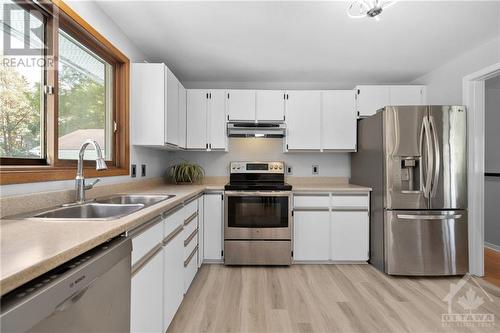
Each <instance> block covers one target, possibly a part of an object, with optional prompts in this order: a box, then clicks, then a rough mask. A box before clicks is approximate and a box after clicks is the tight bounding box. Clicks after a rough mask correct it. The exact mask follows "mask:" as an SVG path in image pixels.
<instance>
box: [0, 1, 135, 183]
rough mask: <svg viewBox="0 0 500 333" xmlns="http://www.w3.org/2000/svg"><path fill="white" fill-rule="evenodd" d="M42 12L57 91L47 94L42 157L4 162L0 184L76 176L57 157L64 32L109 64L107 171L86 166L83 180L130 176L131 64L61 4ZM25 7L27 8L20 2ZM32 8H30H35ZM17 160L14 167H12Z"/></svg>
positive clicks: (50, 78)
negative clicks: (112, 127)
mask: <svg viewBox="0 0 500 333" xmlns="http://www.w3.org/2000/svg"><path fill="white" fill-rule="evenodd" d="M37 5H38V6H39V8H40V9H42V10H44V11H46V12H47V13H48V18H47V23H46V24H47V29H46V30H47V31H51V33H47V34H46V39H47V40H46V43H47V45H48V49H49V52H48V53H49V54H52V55H55V56H54V57H53V61H52V62H49V63H50V64H51V65H52V66H51V68H46V77H45V81H46V84H47V85H49V86H53V87H54V91H55V93H54V94H52V95H45V143H46V159H26V160H25V161H22V159H10V158H2V165H0V185H7V184H21V183H33V182H44V181H55V180H67V179H72V178H74V177H75V175H76V164H77V161H76V160H62V159H59V158H58V71H57V70H56V69H57V68H58V62H57V58H58V57H57V55H58V33H57V32H58V30H59V28H62V29H63V30H64V31H65V32H66V33H68V34H69V35H71V36H72V37H73V38H75V39H76V40H77V41H78V42H80V43H82V44H83V45H84V46H85V47H87V48H88V49H90V50H91V51H92V52H95V53H96V54H97V55H98V56H100V57H102V58H103V59H104V60H105V61H107V62H108V63H110V64H111V65H112V66H113V107H112V114H113V120H114V121H115V122H116V124H117V128H116V131H115V133H114V135H113V151H112V160H111V161H109V163H107V164H108V169H107V170H104V171H96V170H95V163H94V162H93V161H85V162H84V175H85V177H110V176H120V175H128V174H129V160H130V143H129V95H130V86H129V85H130V83H129V79H130V61H129V59H128V58H127V57H126V56H125V55H124V54H123V53H122V52H121V51H120V50H118V49H117V48H116V47H115V46H113V45H112V44H111V43H110V42H109V41H108V40H107V39H106V38H105V37H104V36H102V35H101V34H100V33H99V32H97V31H96V30H95V29H94V28H93V27H92V26H90V24H88V23H87V22H86V21H85V20H83V18H81V17H80V16H79V15H78V14H77V13H76V12H75V11H73V10H72V9H71V8H70V7H69V6H68V5H67V4H66V3H64V2H63V1H61V0H52V1H51V2H48V1H40V2H38V3H37ZM24 6H31V5H30V4H24ZM33 6H34V4H33ZM16 162H19V163H18V164H17V165H12V163H16Z"/></svg>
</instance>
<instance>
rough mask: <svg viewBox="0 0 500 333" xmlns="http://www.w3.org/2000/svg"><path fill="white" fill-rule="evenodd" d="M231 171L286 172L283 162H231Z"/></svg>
mask: <svg viewBox="0 0 500 333" xmlns="http://www.w3.org/2000/svg"><path fill="white" fill-rule="evenodd" d="M229 168H230V172H231V173H285V163H283V162H231V164H230V166H229Z"/></svg>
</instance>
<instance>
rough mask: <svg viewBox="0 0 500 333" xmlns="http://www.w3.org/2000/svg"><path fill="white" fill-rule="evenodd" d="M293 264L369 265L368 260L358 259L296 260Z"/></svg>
mask: <svg viewBox="0 0 500 333" xmlns="http://www.w3.org/2000/svg"><path fill="white" fill-rule="evenodd" d="M292 264H293V265H367V264H368V262H366V261H357V260H345V261H337V260H294V261H293V262H292Z"/></svg>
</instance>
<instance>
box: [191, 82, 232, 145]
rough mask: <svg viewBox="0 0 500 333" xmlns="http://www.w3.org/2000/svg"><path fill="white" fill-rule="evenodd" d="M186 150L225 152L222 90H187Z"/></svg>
mask: <svg viewBox="0 0 500 333" xmlns="http://www.w3.org/2000/svg"><path fill="white" fill-rule="evenodd" d="M186 95H187V102H186V103H187V105H186V107H187V130H186V136H187V139H186V148H187V149H193V150H226V149H227V137H226V108H225V105H226V104H225V103H226V97H225V92H224V90H204V89H187V93H186Z"/></svg>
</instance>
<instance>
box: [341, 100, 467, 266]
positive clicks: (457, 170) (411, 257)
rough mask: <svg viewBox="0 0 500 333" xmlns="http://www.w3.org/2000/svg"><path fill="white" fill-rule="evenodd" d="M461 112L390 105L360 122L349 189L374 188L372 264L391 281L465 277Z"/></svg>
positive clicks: (455, 108) (464, 142)
mask: <svg viewBox="0 0 500 333" xmlns="http://www.w3.org/2000/svg"><path fill="white" fill-rule="evenodd" d="M466 128H467V118H466V110H465V107H463V106H441V105H440V106H387V107H385V108H383V109H381V110H379V112H377V113H376V114H375V115H373V116H371V117H369V118H365V119H361V120H359V121H358V151H357V152H356V153H354V154H353V155H352V159H351V164H352V167H351V168H352V171H351V173H352V175H351V180H352V182H353V183H356V184H359V185H365V186H370V187H372V188H373V192H372V196H371V200H372V202H371V219H370V220H371V224H370V263H371V264H372V265H374V266H375V267H376V268H378V269H379V270H381V271H383V272H386V273H388V274H393V275H461V274H465V273H466V272H467V271H468V245H467V244H468V236H467V149H466V147H467V138H466V135H467V130H466Z"/></svg>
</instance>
